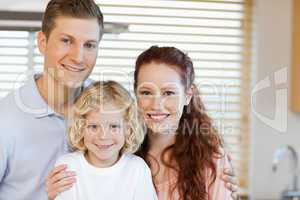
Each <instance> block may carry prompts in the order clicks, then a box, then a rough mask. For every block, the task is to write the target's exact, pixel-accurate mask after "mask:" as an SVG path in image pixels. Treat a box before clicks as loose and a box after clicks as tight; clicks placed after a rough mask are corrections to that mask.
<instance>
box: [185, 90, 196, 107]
mask: <svg viewBox="0 0 300 200" xmlns="http://www.w3.org/2000/svg"><path fill="white" fill-rule="evenodd" d="M194 88H195V86H194V85H192V86H191V87H190V88H188V89H187V91H186V97H185V105H186V106H187V105H189V103H190V102H191V99H192V97H193V95H194Z"/></svg>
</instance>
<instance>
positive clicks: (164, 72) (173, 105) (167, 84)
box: [136, 62, 191, 134]
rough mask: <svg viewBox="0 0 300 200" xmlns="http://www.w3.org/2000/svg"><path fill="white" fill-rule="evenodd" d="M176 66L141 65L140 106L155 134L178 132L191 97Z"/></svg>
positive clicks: (148, 125)
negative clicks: (185, 107) (184, 108)
mask: <svg viewBox="0 0 300 200" xmlns="http://www.w3.org/2000/svg"><path fill="white" fill-rule="evenodd" d="M174 68H175V67H172V66H168V65H167V64H163V63H161V64H157V63H153V62H152V63H150V64H145V65H143V66H141V68H140V71H139V74H138V77H137V90H136V91H137V92H136V95H137V99H138V106H139V109H140V112H141V114H142V116H143V117H144V119H145V122H146V124H147V127H148V128H150V129H151V130H152V131H153V132H155V133H161V134H169V133H171V134H174V133H175V131H176V130H177V128H178V124H179V120H180V118H181V115H182V111H183V107H184V105H186V104H187V103H188V102H189V100H190V98H191V95H187V94H186V92H185V88H184V85H183V84H182V82H181V78H180V75H179V73H178V72H177V71H175V70H174Z"/></svg>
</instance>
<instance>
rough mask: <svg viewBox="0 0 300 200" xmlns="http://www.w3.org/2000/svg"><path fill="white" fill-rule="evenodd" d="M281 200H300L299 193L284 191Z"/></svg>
mask: <svg viewBox="0 0 300 200" xmlns="http://www.w3.org/2000/svg"><path fill="white" fill-rule="evenodd" d="M281 199H282V200H300V191H293V190H285V191H283V192H282V196H281Z"/></svg>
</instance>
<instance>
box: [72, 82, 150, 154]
mask: <svg viewBox="0 0 300 200" xmlns="http://www.w3.org/2000/svg"><path fill="white" fill-rule="evenodd" d="M105 103H114V104H116V105H117V106H118V107H119V108H121V109H123V111H124V112H125V116H124V120H125V121H126V123H127V125H129V126H128V127H129V129H130V130H129V131H128V132H129V133H126V135H125V144H124V146H123V148H122V149H121V152H122V153H134V152H136V151H137V150H138V148H139V147H140V145H141V143H142V142H143V140H144V135H145V128H144V127H145V126H144V123H143V122H142V120H141V119H140V118H139V117H138V110H137V104H136V101H135V100H134V99H133V98H132V96H131V95H130V93H129V92H128V91H127V90H126V89H125V88H124V87H122V86H121V85H120V84H119V83H117V82H115V81H105V82H101V81H98V82H95V83H93V84H92V85H91V86H90V87H88V88H87V89H86V90H84V91H83V93H82V94H81V95H80V96H79V97H78V99H77V100H76V101H75V104H74V106H73V109H72V111H73V117H72V118H71V121H70V126H69V129H68V137H69V142H70V144H71V146H72V147H73V148H74V150H80V151H86V150H87V149H86V146H85V145H84V128H85V126H86V120H85V115H86V114H87V113H88V112H90V111H92V110H93V109H96V108H97V107H98V108H99V106H100V105H103V104H105Z"/></svg>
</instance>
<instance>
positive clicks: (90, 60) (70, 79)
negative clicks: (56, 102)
mask: <svg viewBox="0 0 300 200" xmlns="http://www.w3.org/2000/svg"><path fill="white" fill-rule="evenodd" d="M100 31H102V30H100V27H99V25H98V22H97V19H96V18H94V19H80V18H72V17H58V18H56V19H55V26H54V28H53V29H52V31H51V33H50V35H49V37H48V39H47V38H46V36H45V35H44V33H42V32H40V33H39V35H38V46H39V49H40V51H41V53H42V54H43V55H44V73H47V74H48V75H49V76H50V77H51V78H52V79H53V80H54V81H55V82H57V83H59V84H61V85H64V86H67V87H69V88H74V87H78V86H80V85H81V83H82V81H84V80H85V79H86V78H87V77H88V76H89V75H90V73H91V72H92V70H93V67H94V66H95V64H96V59H97V54H98V44H99V41H100Z"/></svg>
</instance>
